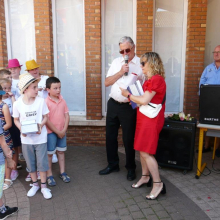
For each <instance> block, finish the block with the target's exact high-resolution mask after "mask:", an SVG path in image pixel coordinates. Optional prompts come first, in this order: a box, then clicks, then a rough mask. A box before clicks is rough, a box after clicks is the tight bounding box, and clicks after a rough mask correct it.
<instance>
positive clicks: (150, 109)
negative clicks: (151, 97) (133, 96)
mask: <svg viewBox="0 0 220 220" xmlns="http://www.w3.org/2000/svg"><path fill="white" fill-rule="evenodd" d="M161 108H162V104H153V103H151V102H150V103H148V105H142V106H141V107H140V108H139V111H140V112H141V113H142V114H144V115H145V116H147V117H148V118H155V117H156V116H157V115H158V114H159V112H160V110H161Z"/></svg>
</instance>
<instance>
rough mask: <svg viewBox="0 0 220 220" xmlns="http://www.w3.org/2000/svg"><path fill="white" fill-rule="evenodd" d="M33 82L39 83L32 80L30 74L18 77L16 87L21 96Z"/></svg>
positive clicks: (34, 79)
mask: <svg viewBox="0 0 220 220" xmlns="http://www.w3.org/2000/svg"><path fill="white" fill-rule="evenodd" d="M35 81H38V82H39V81H40V79H36V78H34V77H33V76H32V75H31V74H30V73H24V74H22V75H20V76H19V82H18V87H19V89H20V91H21V94H23V93H24V90H25V89H26V88H27V87H28V86H29V85H31V84H32V83H33V82H35Z"/></svg>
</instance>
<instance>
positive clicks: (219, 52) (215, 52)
mask: <svg viewBox="0 0 220 220" xmlns="http://www.w3.org/2000/svg"><path fill="white" fill-rule="evenodd" d="M212 53H213V54H220V51H213V52H212Z"/></svg>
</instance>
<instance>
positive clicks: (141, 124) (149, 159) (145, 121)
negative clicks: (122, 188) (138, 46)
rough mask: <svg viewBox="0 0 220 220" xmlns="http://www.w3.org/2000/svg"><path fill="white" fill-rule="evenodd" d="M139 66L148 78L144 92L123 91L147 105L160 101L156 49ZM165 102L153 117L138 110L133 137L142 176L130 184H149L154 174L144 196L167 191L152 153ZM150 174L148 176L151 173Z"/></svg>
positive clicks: (163, 86) (162, 90) (160, 79)
mask: <svg viewBox="0 0 220 220" xmlns="http://www.w3.org/2000/svg"><path fill="white" fill-rule="evenodd" d="M141 67H142V71H143V73H144V75H145V76H146V78H147V80H146V81H145V82H144V84H143V90H144V95H142V96H134V95H132V94H130V93H129V91H128V90H125V89H122V88H121V91H122V95H123V96H125V97H128V99H130V100H132V101H133V102H135V103H137V104H140V105H147V104H148V103H149V102H151V103H154V104H161V103H162V102H163V99H164V97H165V94H166V83H165V80H164V78H165V73H164V68H163V63H162V61H161V58H160V56H159V55H158V54H157V53H155V52H147V53H145V54H144V55H142V56H141ZM164 111H165V103H164V104H163V105H162V108H161V110H160V112H159V114H158V115H157V116H156V117H155V118H148V117H147V116H145V115H144V114H142V113H141V112H140V111H139V108H138V111H137V122H136V131H135V140H134V149H135V150H138V151H140V160H141V166H142V177H141V179H140V180H139V181H138V182H137V183H136V184H133V185H132V187H133V188H135V189H136V188H139V187H141V186H142V185H143V184H147V186H151V184H152V179H151V176H152V178H153V188H152V190H151V192H150V194H149V195H147V196H146V199H149V200H152V199H156V198H157V196H158V195H159V194H160V193H162V194H165V193H166V186H165V184H164V183H163V182H162V181H161V178H160V174H159V170H158V164H157V161H156V159H155V157H154V154H155V153H156V151H157V145H158V139H159V133H160V131H161V130H162V128H163V125H164ZM150 174H151V176H150Z"/></svg>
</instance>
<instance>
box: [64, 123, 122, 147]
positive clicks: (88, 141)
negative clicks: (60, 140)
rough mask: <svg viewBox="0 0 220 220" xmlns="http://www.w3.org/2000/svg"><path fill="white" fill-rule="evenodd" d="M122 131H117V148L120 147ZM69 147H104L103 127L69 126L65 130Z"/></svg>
mask: <svg viewBox="0 0 220 220" xmlns="http://www.w3.org/2000/svg"><path fill="white" fill-rule="evenodd" d="M121 137H122V131H121V129H119V136H118V146H119V147H122V146H123V143H122V138H121ZM67 144H68V145H69V146H105V127H104V126H101V127H96V126H69V128H68V130H67Z"/></svg>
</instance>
